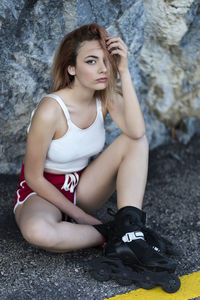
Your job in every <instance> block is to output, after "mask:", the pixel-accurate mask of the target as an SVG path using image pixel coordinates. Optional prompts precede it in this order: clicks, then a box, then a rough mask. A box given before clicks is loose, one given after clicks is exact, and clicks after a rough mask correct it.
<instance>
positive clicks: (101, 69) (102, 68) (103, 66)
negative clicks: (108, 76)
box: [99, 62, 107, 73]
mask: <svg viewBox="0 0 200 300" xmlns="http://www.w3.org/2000/svg"><path fill="white" fill-rule="evenodd" d="M106 72H107V67H106V64H105V63H104V62H101V63H100V65H99V73H106Z"/></svg>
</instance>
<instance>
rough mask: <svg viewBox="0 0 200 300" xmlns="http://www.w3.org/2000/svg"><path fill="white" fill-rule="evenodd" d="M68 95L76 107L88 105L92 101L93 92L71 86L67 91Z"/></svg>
mask: <svg viewBox="0 0 200 300" xmlns="http://www.w3.org/2000/svg"><path fill="white" fill-rule="evenodd" d="M68 93H69V94H70V95H71V97H72V99H73V101H74V102H76V104H78V105H84V106H85V105H89V104H91V102H93V101H94V93H95V91H94V90H91V89H84V88H83V87H79V86H76V85H73V87H72V88H71V89H68Z"/></svg>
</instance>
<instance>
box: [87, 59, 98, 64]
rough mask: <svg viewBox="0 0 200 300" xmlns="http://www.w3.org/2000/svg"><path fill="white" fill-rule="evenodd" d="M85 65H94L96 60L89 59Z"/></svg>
mask: <svg viewBox="0 0 200 300" xmlns="http://www.w3.org/2000/svg"><path fill="white" fill-rule="evenodd" d="M86 63H87V64H89V65H94V64H95V63H96V60H94V59H90V60H88V61H87V62H86Z"/></svg>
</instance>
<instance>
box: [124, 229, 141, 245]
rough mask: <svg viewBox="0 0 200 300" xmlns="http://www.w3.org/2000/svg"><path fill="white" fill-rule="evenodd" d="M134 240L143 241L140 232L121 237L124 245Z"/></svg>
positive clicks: (128, 233)
mask: <svg viewBox="0 0 200 300" xmlns="http://www.w3.org/2000/svg"><path fill="white" fill-rule="evenodd" d="M135 240H144V234H143V233H142V232H141V231H133V232H127V233H126V234H125V235H124V236H123V237H122V241H123V242H124V243H130V242H132V241H135Z"/></svg>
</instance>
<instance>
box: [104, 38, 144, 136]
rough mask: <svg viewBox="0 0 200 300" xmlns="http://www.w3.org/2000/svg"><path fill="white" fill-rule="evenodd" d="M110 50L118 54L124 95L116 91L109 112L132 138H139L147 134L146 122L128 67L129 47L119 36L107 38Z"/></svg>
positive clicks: (118, 65) (111, 52) (112, 53)
mask: <svg viewBox="0 0 200 300" xmlns="http://www.w3.org/2000/svg"><path fill="white" fill-rule="evenodd" d="M107 46H108V48H107V49H108V51H109V52H110V54H111V55H114V54H115V55H117V56H118V57H117V62H118V64H117V67H118V72H119V75H120V79H121V86H122V96H121V95H119V94H117V93H116V97H115V100H114V103H113V104H111V105H109V107H108V112H109V113H110V116H111V118H112V119H113V121H114V122H115V123H116V124H117V126H118V127H119V128H120V129H121V130H122V132H124V133H125V134H126V135H128V136H129V137H130V138H133V139H139V138H141V137H142V136H144V134H145V122H144V118H143V114H142V111H141V108H140V104H139V101H138V98H137V95H136V92H135V89H134V86H133V83H132V79H131V75H130V72H129V69H128V48H127V46H126V45H125V44H124V42H123V41H122V40H121V39H120V38H119V37H109V38H108V39H107Z"/></svg>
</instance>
